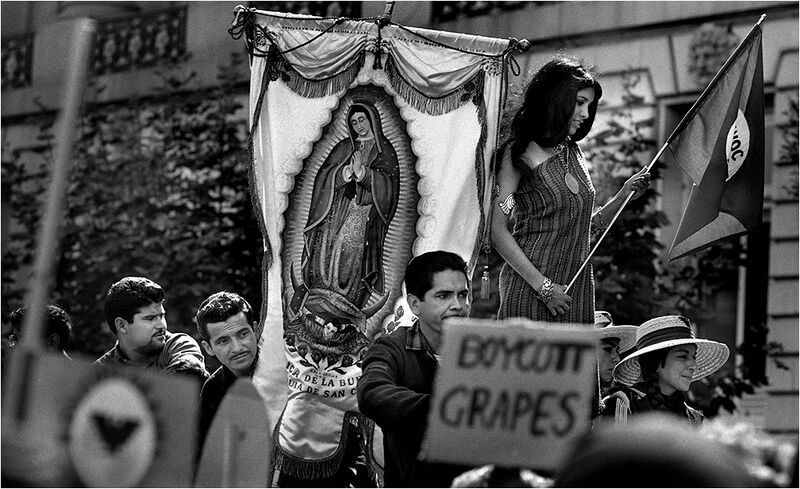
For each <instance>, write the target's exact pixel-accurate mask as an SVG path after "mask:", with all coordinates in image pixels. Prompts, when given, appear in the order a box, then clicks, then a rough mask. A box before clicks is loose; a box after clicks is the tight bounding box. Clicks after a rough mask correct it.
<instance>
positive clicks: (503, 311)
mask: <svg viewBox="0 0 800 489" xmlns="http://www.w3.org/2000/svg"><path fill="white" fill-rule="evenodd" d="M565 156H566V158H565ZM565 160H566V161H565ZM517 167H520V171H521V172H522V175H521V176H520V182H519V186H518V188H517V192H516V193H515V195H514V199H515V201H516V206H515V207H514V211H513V214H512V217H513V218H514V229H513V231H512V236H513V237H514V240H515V241H516V242H517V243H518V244H519V246H520V248H521V249H522V251H523V252H524V253H525V255H526V256H527V257H528V259H529V260H530V261H531V263H533V265H534V266H535V267H536V268H537V269H538V270H539V271H540V272H542V273H543V274H544V276H545V277H547V278H549V279H550V280H552V281H553V282H554V283H556V284H560V285H567V284H568V283H569V281H570V280H572V277H573V276H574V275H575V272H577V271H578V268H580V266H581V264H582V263H583V261H584V260H585V259H586V257H587V256H588V255H589V250H590V244H589V235H590V226H591V220H592V208H593V206H594V194H595V192H594V186H593V185H592V180H591V177H590V176H589V171H588V169H587V167H586V163H585V160H584V158H583V154H582V153H581V152H580V149H578V147H577V145H576V144H575V143H570V144H569V145H568V149H567V151H566V155H565V154H564V153H562V155H561V157H559V155H558V154H556V155H554V156H552V157H550V158H548V159H547V160H545V161H544V162H543V163H541V164H540V165H539V166H537V167H536V168H531V167H530V166H528V165H525V164H520V165H517ZM567 173H569V174H570V175H572V177H573V178H574V180H573V179H569V180H571V182H570V183H571V186H572V188H573V190H575V189H577V193H574V192H573V190H570V185H568V184H567V179H565V175H566V174H567ZM576 184H577V185H576ZM568 294H569V295H570V296H571V297H572V305H571V307H570V310H569V312H568V313H567V314H564V315H561V316H553V315H551V314H550V312H549V311H548V310H547V307H545V305H544V303H542V302H541V301H539V299H537V298H536V293H535V292H534V290H533V287H531V286H530V285H529V284H528V283H527V282H526V281H525V280H524V279H523V278H522V277H520V276H519V275H518V274H517V272H516V271H515V270H514V269H513V268H512V267H511V266H510V265H509V264H508V263H506V264H504V265H503V268H502V270H501V271H500V310H499V311H498V318H499V319H505V318H511V317H524V318H530V319H533V320H536V321H548V322H561V323H583V324H593V323H594V279H593V275H592V266H591V265H587V266H586V268H585V269H584V270H583V272H581V275H580V277H578V279H577V280H576V281H575V284H574V285H573V286H572V288H571V289H570V291H569V292H568Z"/></svg>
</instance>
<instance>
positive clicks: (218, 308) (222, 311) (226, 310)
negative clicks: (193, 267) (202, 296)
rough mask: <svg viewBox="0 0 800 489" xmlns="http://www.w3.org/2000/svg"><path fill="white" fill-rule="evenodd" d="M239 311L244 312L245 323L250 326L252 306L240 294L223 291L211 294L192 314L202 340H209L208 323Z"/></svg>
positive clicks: (224, 318) (251, 322)
mask: <svg viewBox="0 0 800 489" xmlns="http://www.w3.org/2000/svg"><path fill="white" fill-rule="evenodd" d="M240 312H243V313H244V317H245V318H246V319H247V324H248V325H250V326H251V327H252V324H253V308H252V307H250V303H249V302H247V301H246V300H245V299H244V298H243V297H242V296H240V295H239V294H234V293H233V292H224V291H223V292H217V293H216V294H212V295H211V296H209V297H208V298H207V299H206V300H204V301H203V302H202V304H200V307H198V308H197V314H195V316H194V319H195V322H197V332H198V333H200V337H201V338H202V339H203V340H204V341H209V340H210V338H209V335H208V324H209V323H219V322H221V321H225V320H226V319H228V318H229V317H231V316H235V315H237V314H239V313H240Z"/></svg>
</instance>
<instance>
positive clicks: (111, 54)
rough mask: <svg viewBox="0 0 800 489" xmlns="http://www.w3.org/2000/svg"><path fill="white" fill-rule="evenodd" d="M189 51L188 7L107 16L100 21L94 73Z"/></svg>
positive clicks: (136, 66) (148, 63)
mask: <svg viewBox="0 0 800 489" xmlns="http://www.w3.org/2000/svg"><path fill="white" fill-rule="evenodd" d="M185 53H186V7H185V6H182V7H178V8H170V9H166V10H159V11H156V12H147V13H144V14H140V15H136V16H131V17H125V18H122V19H115V20H107V21H103V22H99V23H98V25H97V37H96V39H95V45H94V56H93V58H92V59H93V62H92V68H93V71H94V73H95V74H97V75H100V74H104V73H114V72H119V71H130V70H135V69H140V68H147V67H151V66H154V65H156V64H159V63H162V62H170V61H175V60H177V59H179V58H180V57H181V56H182V55H183V54H185Z"/></svg>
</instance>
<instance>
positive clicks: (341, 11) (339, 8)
mask: <svg viewBox="0 0 800 489" xmlns="http://www.w3.org/2000/svg"><path fill="white" fill-rule="evenodd" d="M250 7H254V8H257V9H259V10H268V11H271V12H285V13H291V14H305V15H317V16H319V17H361V2H250Z"/></svg>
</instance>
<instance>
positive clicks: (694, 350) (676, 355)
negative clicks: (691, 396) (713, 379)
mask: <svg viewBox="0 0 800 489" xmlns="http://www.w3.org/2000/svg"><path fill="white" fill-rule="evenodd" d="M729 355H730V350H729V349H728V347H727V346H726V345H725V344H723V343H719V342H716V341H711V340H706V339H697V338H695V336H694V331H692V327H691V323H690V321H689V319H687V318H685V317H683V316H660V317H656V318H653V319H650V320H648V321H645V322H644V323H642V325H641V326H639V328H638V329H637V331H636V351H635V352H633V353H632V354H630V355H628V356H627V357H625V358H624V359H623V360H622V361H621V362H620V363H619V364H617V366H616V367H614V372H613V374H614V380H616V381H617V382H619V383H621V384H624V385H626V386H628V387H626V388H624V389H622V390H620V391H618V392H615V393H614V394H612V395H611V396H608V397H607V398H605V399H604V400H603V401H604V403H605V404H606V405H607V406H614V408H613V409H606V411H605V412H604V415H605V416H609V417H610V416H614V419H615V422H616V424H625V423H627V419H628V415H629V414H634V415H636V414H640V413H647V412H654V411H658V412H667V413H672V414H675V415H677V416H681V417H684V416H685V417H687V418H688V419H689V421H690V422H691V423H692V424H700V423H702V421H703V414H702V412H700V411H699V410H697V409H694V408H692V407H690V406H689V405H687V404H686V397H685V393H686V392H687V391H688V390H689V386H690V385H691V383H692V382H694V381H695V380H699V379H702V378H704V377H707V376H709V375H711V374H712V373H714V372H716V371H717V370H719V369H720V367H722V366H723V365H725V362H726V361H727V360H728V356H729Z"/></svg>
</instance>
